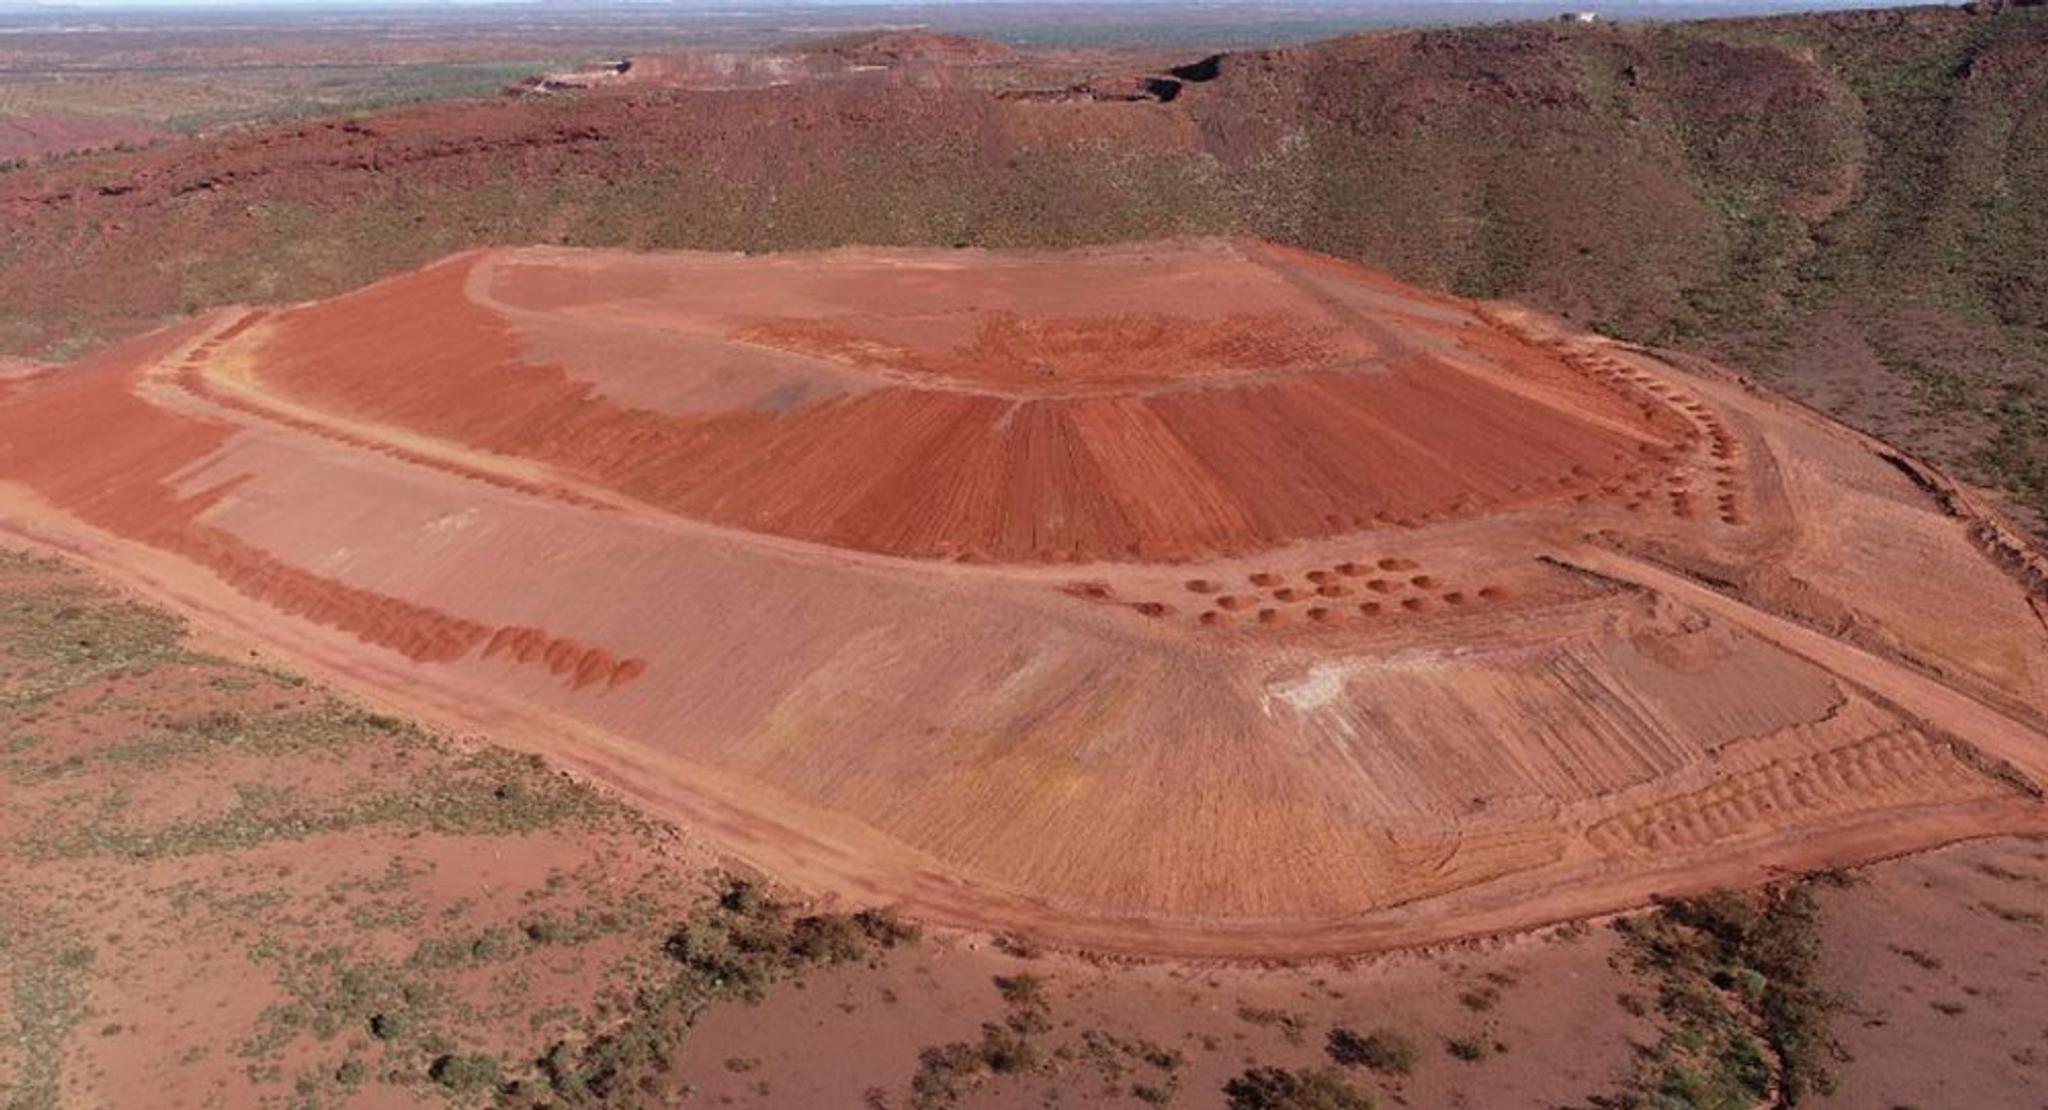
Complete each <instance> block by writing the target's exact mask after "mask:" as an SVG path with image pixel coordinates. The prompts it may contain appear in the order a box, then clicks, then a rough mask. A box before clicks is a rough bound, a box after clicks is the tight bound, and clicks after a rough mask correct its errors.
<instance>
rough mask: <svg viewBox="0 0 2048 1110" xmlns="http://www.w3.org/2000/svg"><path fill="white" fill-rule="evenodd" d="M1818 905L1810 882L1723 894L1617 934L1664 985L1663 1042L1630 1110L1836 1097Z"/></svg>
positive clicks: (1639, 920) (1638, 964)
mask: <svg viewBox="0 0 2048 1110" xmlns="http://www.w3.org/2000/svg"><path fill="white" fill-rule="evenodd" d="M1819 914H1820V911H1819V906H1818V904H1817V903H1816V902H1815V900H1814V897H1813V893H1812V890H1811V888H1810V887H1809V885H1808V884H1806V883H1795V884H1791V885H1786V886H1775V887H1769V888H1766V889H1765V890H1763V891H1759V892H1754V893H1751V892H1742V891H1726V890H1724V891H1716V892H1714V893H1711V894H1706V895H1702V896H1700V897H1698V898H1692V899H1685V900H1682V901H1672V902H1667V903H1665V904H1664V905H1663V906H1662V907H1661V908H1660V909H1658V910H1657V911H1656V912H1653V913H1649V914H1645V915H1642V916H1639V917H1633V918H1623V919H1621V920H1619V921H1617V922H1616V924H1615V927H1616V928H1617V929H1618V930H1619V931H1620V932H1621V934H1622V937H1623V939H1624V942H1625V945H1626V958H1627V959H1628V961H1629V963H1630V966H1631V967H1633V968H1634V969H1635V970H1636V971H1637V972H1639V973H1641V974H1644V975H1647V976H1649V977H1651V978H1652V979H1653V981H1654V982H1655V983H1656V984H1657V1008H1658V1013H1659V1017H1660V1021H1661V1022H1662V1024H1663V1026H1664V1035H1663V1037H1662V1038H1661V1039H1660V1040H1659V1042H1658V1043H1657V1044H1656V1045H1655V1046H1653V1047H1652V1049H1651V1050H1650V1051H1649V1052H1648V1053H1647V1054H1646V1057H1645V1066H1644V1069H1643V1072H1642V1074H1641V1075H1639V1077H1638V1079H1637V1082H1636V1087H1635V1090H1634V1091H1633V1092H1631V1094H1630V1099H1631V1100H1647V1101H1643V1102H1637V1101H1630V1102H1628V1103H1627V1104H1628V1105H1638V1104H1640V1105H1677V1106H1702V1107H1714V1106H1729V1107H1734V1106H1751V1105H1755V1104H1757V1103H1760V1102H1762V1101H1763V1100H1764V1099H1766V1098H1767V1097H1772V1096H1774V1095H1775V1097H1776V1098H1777V1099H1778V1100H1779V1101H1780V1102H1781V1103H1782V1104H1784V1105H1788V1106H1796V1105H1800V1104H1802V1103H1806V1102H1808V1101H1810V1100H1811V1099H1812V1098H1813V1097H1814V1096H1817V1095H1824V1094H1827V1093H1828V1092H1830V1091H1831V1090H1833V1088H1834V1071H1833V1069H1834V1065H1835V1064H1836V1063H1837V1062H1838V1061H1839V1060H1840V1059H1841V1058H1842V1051H1841V1048H1840V1045H1839V1044H1838V1042H1837V1041H1836V1040H1835V1038H1834V1036H1833V1034H1832V1033H1831V1032H1830V1031H1829V1028H1828V1023H1829V1019H1830V1017H1831V1016H1832V1015H1833V1013H1834V1012H1835V1010H1836V1009H1837V1008H1839V1006H1840V1005H1841V1000H1840V999H1838V998H1837V997H1835V995H1833V994H1832V993H1831V992H1829V991H1827V990H1825V989H1824V988H1822V987H1820V986H1819V985H1818V984H1817V983H1816V982H1815V980H1814V976H1815V972H1816V970H1817V967H1818V963H1819V959H1820V930H1819V925H1820V920H1819Z"/></svg>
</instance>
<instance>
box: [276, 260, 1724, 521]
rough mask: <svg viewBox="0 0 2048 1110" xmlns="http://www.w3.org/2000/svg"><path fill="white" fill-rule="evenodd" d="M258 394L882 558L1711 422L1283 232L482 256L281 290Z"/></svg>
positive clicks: (1329, 510)
mask: <svg viewBox="0 0 2048 1110" xmlns="http://www.w3.org/2000/svg"><path fill="white" fill-rule="evenodd" d="M254 361H255V364H256V365H257V366H258V368H259V369H258V371H257V372H258V373H259V374H260V378H261V383H262V385H263V387H264V388H265V389H267V390H270V391H272V392H275V393H277V394H280V395H283V396H287V397H290V398H292V399H294V400H296V401H299V402H301V403H304V404H306V405H308V406H311V407H315V408H319V409H321V410H323V411H327V412H330V413H333V414H336V415H342V416H347V417H349V418H353V419H359V420H364V421H370V422H375V423H378V424H385V425H395V426H398V427H402V428H404V429H407V430H409V431H411V432H413V433H417V434H422V435H425V436H429V437H433V438H436V439H441V440H445V441H449V442H452V443H458V444H461V445H463V446H465V447H468V448H474V449H481V450H485V451H489V452H492V453H495V454H498V455H503V456H511V457H514V458H519V459H525V460H530V461H532V462H536V463H541V464H545V465H546V466H549V467H552V468H555V469H556V470H558V471H559V472H561V473H564V474H567V475H571V476H573V477H574V478H575V479H577V480H579V481H581V482H585V483H589V484H591V485H594V486H598V487H603V488H606V489H609V490H611V491H615V492H616V493H618V494H623V495H625V496H627V497H629V498H632V499H635V500H638V501H641V502H645V503H647V504H650V505H653V506H656V507H659V508H662V509H665V510H668V511H670V512H673V513H676V514H679V515H682V516H686V517H690V518H695V519H700V520H705V521H709V522H713V523H717V524H721V525H726V526H731V527H737V528H743V529H748V530H752V531H758V532H764V533H771V534H775V535H780V536H787V537H791V538H795V539H801V540H807V541H813V542H818V543H825V544H831V545H835V546H841V547H848V548H854V549H858V550H862V551H869V552H877V553H882V554H888V555H897V556H907V557H917V558H932V557H948V558H967V559H979V560H987V561H995V562H1043V561H1064V560H1074V561H1089V560H1113V561H1130V560H1185V559H1193V558H1200V557H1206V556H1212V555H1227V554H1234V553H1241V552H1247V551H1255V550H1260V549H1263V548H1268V547H1272V546H1275V545H1280V544H1285V543H1288V542H1291V541H1297V540H1302V539H1312V538H1320V537H1327V536H1333V535H1339V534H1344V533H1348V532H1354V531H1358V530H1362V529H1368V528H1373V527H1378V526H1385V525H1412V524H1417V523H1422V522H1427V521H1432V520H1440V519H1445V518H1448V517H1453V516H1462V515H1471V514H1475V513H1481V512H1485V511H1488V510H1492V509H1504V508H1513V507H1517V506H1522V505H1527V504H1531V503H1536V502H1543V501H1549V500H1556V499H1560V498H1563V497H1568V496H1570V495H1572V494H1574V493H1583V492H1586V491H1590V490H1594V489H1597V488H1598V487H1599V486H1601V485H1602V484H1603V483H1609V484H1611V483H1612V482H1614V481H1616V480H1619V479H1622V478H1623V477H1624V476H1626V475H1629V474H1631V473H1633V472H1634V471H1636V470H1637V469H1639V468H1640V467H1641V466H1643V465H1644V463H1645V459H1646V456H1654V455H1656V454H1657V453H1659V452H1665V451H1669V450H1671V449H1673V448H1674V447H1675V445H1677V444H1679V443H1680V442H1682V441H1683V440H1684V438H1685V436H1686V435H1687V434H1688V428H1687V426H1686V424H1685V422H1684V421H1683V420H1682V419H1679V418H1678V417H1677V416H1676V415H1675V414H1674V413H1672V412H1670V411H1669V410H1667V409H1666V408H1665V407H1663V406H1657V405H1645V404H1642V403H1640V401H1639V400H1638V399H1632V398H1631V397H1630V396H1628V395H1627V394H1626V392H1623V391H1616V390H1613V389H1608V388H1602V387H1600V386H1599V385H1597V384H1595V383H1594V382H1592V381H1590V380H1588V379H1587V377H1586V376H1585V375H1583V374H1580V373H1578V372H1575V371H1574V370H1572V369H1571V368H1569V367H1567V366H1566V365H1565V364H1564V363H1563V362H1562V361H1560V359H1559V357H1558V356H1557V355H1556V354H1555V353H1553V352H1551V351H1549V350H1546V349H1543V348H1541V347H1538V346H1535V345H1533V344H1529V343H1526V342H1523V341H1521V340H1519V339H1517V338H1515V337H1513V336H1511V335H1508V334H1505V333H1503V332H1501V331H1498V330H1496V329H1494V328H1492V327H1490V326H1488V325H1487V324H1486V323H1485V322H1484V321H1482V320H1481V319H1480V318H1479V317H1478V316H1476V315H1474V313H1473V312H1472V311H1471V310H1470V308H1469V307H1468V306H1466V305H1464V304H1462V303H1459V302H1457V301H1454V300H1451V299H1448V298H1444V297H1439V296H1433V295H1429V294H1424V293H1422V292H1419V291H1417V290H1414V289H1411V288H1408V287H1406V286H1403V285H1401V284H1399V283H1397V282H1394V281H1392V280H1390V279H1387V278H1384V277H1381V276H1378V275H1375V274H1372V273H1370V272H1368V271H1364V270H1361V269H1358V268H1354V267H1350V266H1345V265H1341V264H1337V263H1333V262H1331V261H1329V260H1327V259H1320V258H1316V257H1313V256H1308V255H1302V254H1298V253H1294V252H1288V251H1283V250H1279V249H1277V248H1271V247H1265V246H1255V245H1245V244H1236V243H1219V242H1211V241H1200V242H1185V243H1174V244H1165V245H1150V246H1144V247H1126V248H1114V249H1101V250H1094V251H1086V252H1080V253H1078V254H1075V253H1067V254H1058V255H1055V254H1043V255H1037V254H993V253H986V252H979V251H944V250H899V251H875V250H864V251H860V252H842V253H836V254H825V255H822V256H815V255H814V256H805V257H803V258H801V259H791V258H759V257H739V256H725V255H687V254H686V255H667V256H660V257H627V256H621V255H618V254H614V253H572V252H564V251H550V250H520V251H499V252H488V253H476V254H470V255H465V256H462V257H460V258H458V259H455V260H452V261H450V262H448V263H445V264H443V265H440V266H437V267H433V268H430V269H427V270H424V271H421V272H419V273H416V274H412V275H408V276H406V277H403V278H399V279H396V280H393V281H389V282H385V283H383V284H380V285H377V286H374V287H372V288H370V289H367V290H364V291H362V292H359V293H355V294H352V295H349V296H345V297H340V298H336V299H334V300H331V301H325V302H321V303H317V304H312V305H307V306H303V307H300V308H296V309H292V310H289V311H286V312H283V313H280V314H279V315H278V316H277V317H276V318H275V319H274V320H273V321H271V322H270V323H269V324H268V325H267V326H266V329H265V330H264V333H263V338H262V342H261V347H260V350H259V351H258V352H257V354H256V357H255V360H254Z"/></svg>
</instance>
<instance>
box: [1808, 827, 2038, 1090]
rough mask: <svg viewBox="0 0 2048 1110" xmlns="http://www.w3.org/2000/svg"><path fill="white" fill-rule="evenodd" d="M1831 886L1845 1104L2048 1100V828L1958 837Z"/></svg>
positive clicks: (1828, 904) (1832, 979)
mask: <svg viewBox="0 0 2048 1110" xmlns="http://www.w3.org/2000/svg"><path fill="white" fill-rule="evenodd" d="M1869 880H1870V881H1868V882H1865V883H1862V884H1860V885H1856V886H1852V887H1849V888H1847V889H1843V890H1838V891H1832V892H1830V893H1829V894H1828V896H1827V897H1826V899H1825V900H1824V902H1823V905H1824V907H1825V912H1826V913H1827V920H1828V922H1829V928H1828V930H1827V947H1826V960H1825V963H1824V965H1823V975H1824V977H1825V980H1826V982H1827V983H1828V984H1829V985H1830V986H1832V987H1834V988H1835V989H1838V990H1842V991H1846V992H1847V993H1848V994H1849V996H1850V998H1851V1000H1852V1002H1851V1005H1850V1007H1849V1010H1848V1012H1847V1013H1846V1014H1845V1015H1844V1016H1843V1017H1842V1018H1841V1019H1839V1020H1838V1021H1837V1022H1836V1027H1837V1030H1838V1032H1839V1033H1840V1035H1841V1037H1842V1040H1843V1042H1844V1044H1845V1046H1846V1047H1847V1049H1848V1051H1849V1054H1850V1055H1851V1057H1852V1058H1853V1059H1852V1062H1851V1063H1850V1064H1849V1066H1848V1067H1846V1068H1845V1069H1844V1070H1843V1078H1842V1085H1841V1090H1840V1091H1839V1093H1838V1094H1837V1095H1836V1097H1835V1098H1834V1099H1832V1100H1830V1105H1841V1106H1859V1107H1860V1106H1884V1107H1892V1106H1906V1107H1923V1108H1931V1107H1937V1106H2009V1107H2016V1108H2017V1107H2039V1106H2048V943H2044V942H2048V841H2042V840H2038V839H2036V840H2010V839H2005V840H1991V841H1984V842H1980V843H1973V844H1964V845H1958V846H1956V847H1954V848H1951V849H1948V850H1946V851H1941V852H1932V853H1929V854H1927V855H1924V856H1918V857H1915V858H1913V859H1905V860H1898V861H1895V862H1893V863H1889V864H1886V865H1884V866H1883V867H1879V868H1873V869H1872V870H1871V872H1870V875H1869Z"/></svg>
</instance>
